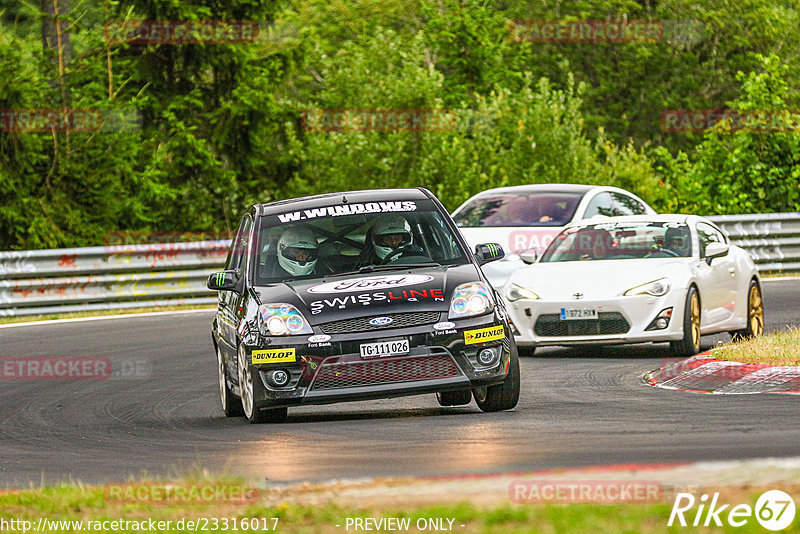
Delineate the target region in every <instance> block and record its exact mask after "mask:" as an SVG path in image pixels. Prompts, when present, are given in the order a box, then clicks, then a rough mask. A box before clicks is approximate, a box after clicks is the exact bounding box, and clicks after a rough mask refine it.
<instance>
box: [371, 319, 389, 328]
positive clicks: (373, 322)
mask: <svg viewBox="0 0 800 534" xmlns="http://www.w3.org/2000/svg"><path fill="white" fill-rule="evenodd" d="M391 322H392V318H391V317H375V318H374V319H370V320H369V324H371V325H372V326H386V325H387V324H389V323H391Z"/></svg>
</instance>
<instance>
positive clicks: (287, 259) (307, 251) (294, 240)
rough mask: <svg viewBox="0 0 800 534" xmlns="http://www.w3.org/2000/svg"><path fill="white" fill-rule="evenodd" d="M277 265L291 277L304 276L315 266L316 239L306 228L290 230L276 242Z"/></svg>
mask: <svg viewBox="0 0 800 534" xmlns="http://www.w3.org/2000/svg"><path fill="white" fill-rule="evenodd" d="M278 264H279V265H280V266H281V267H283V270H285V271H286V272H287V273H289V274H291V275H293V276H305V275H307V274H311V272H312V271H314V266H315V265H316V264H317V237H316V236H315V235H314V232H312V231H311V230H309V229H308V228H290V229H288V230H286V231H285V232H284V233H283V235H282V236H281V238H280V240H279V241H278Z"/></svg>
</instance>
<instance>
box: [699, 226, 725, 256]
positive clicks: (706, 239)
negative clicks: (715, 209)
mask: <svg viewBox="0 0 800 534" xmlns="http://www.w3.org/2000/svg"><path fill="white" fill-rule="evenodd" d="M697 241H698V244H699V245H700V257H701V258H704V257H705V256H706V247H707V246H708V244H709V243H712V242H717V243H725V242H726V241H725V236H723V235H722V233H721V232H719V231H718V230H717V229H716V228H714V227H713V226H711V225H710V224H706V223H698V224H697Z"/></svg>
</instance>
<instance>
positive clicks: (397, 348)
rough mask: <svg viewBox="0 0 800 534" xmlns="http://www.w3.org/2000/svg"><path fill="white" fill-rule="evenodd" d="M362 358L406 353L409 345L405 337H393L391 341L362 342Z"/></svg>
mask: <svg viewBox="0 0 800 534" xmlns="http://www.w3.org/2000/svg"><path fill="white" fill-rule="evenodd" d="M360 348H361V357H362V358H379V357H381V356H397V355H399V354H408V351H409V345H408V340H407V339H394V340H392V341H380V342H378V343H362V344H361V347H360Z"/></svg>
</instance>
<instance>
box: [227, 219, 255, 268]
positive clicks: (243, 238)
mask: <svg viewBox="0 0 800 534" xmlns="http://www.w3.org/2000/svg"><path fill="white" fill-rule="evenodd" d="M252 227H253V219H252V217H250V215H249V214H248V215H245V216H244V217H243V218H242V222H241V223H240V224H239V231H238V232H236V238H235V239H234V240H233V242H232V243H231V250H230V252H229V253H228V261H227V262H226V264H225V268H226V269H228V270H231V271H239V270H241V268H242V257H244V252H245V251H246V250H247V246H248V244H249V243H248V240H249V236H250V229H251V228H252Z"/></svg>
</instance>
